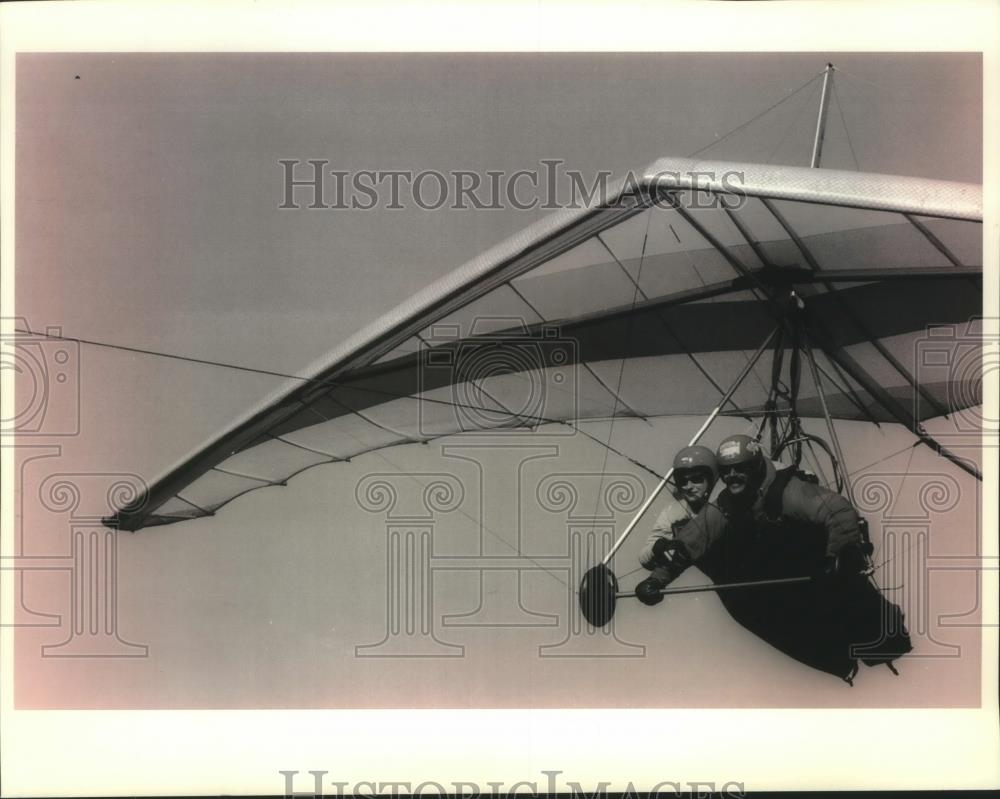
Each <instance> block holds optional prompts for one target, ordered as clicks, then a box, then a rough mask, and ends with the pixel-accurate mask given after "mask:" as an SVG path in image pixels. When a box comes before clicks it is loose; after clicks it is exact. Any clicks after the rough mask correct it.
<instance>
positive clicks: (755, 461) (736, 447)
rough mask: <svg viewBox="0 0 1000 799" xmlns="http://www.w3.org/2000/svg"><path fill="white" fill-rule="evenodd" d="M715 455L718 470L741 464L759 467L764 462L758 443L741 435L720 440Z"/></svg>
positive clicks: (762, 452)
mask: <svg viewBox="0 0 1000 799" xmlns="http://www.w3.org/2000/svg"><path fill="white" fill-rule="evenodd" d="M716 454H717V456H718V461H717V462H718V465H719V468H725V467H727V466H741V465H743V464H752V465H760V464H762V463H763V462H764V451H763V450H762V449H761V446H760V442H758V441H757V440H756V439H753V438H751V437H750V436H745V435H742V434H738V435H735V436H729V437H728V438H724V439H722V443H721V444H719V450H718V452H717V453H716Z"/></svg>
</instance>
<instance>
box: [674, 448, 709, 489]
mask: <svg viewBox="0 0 1000 799" xmlns="http://www.w3.org/2000/svg"><path fill="white" fill-rule="evenodd" d="M694 469H704V470H705V471H707V472H709V474H710V475H711V478H710V479H711V482H712V483H713V484H714V483H715V481H716V480H718V479H719V466H718V464H717V463H716V461H715V453H713V452H712V450H710V449H709V448H708V447H698V446H695V447H684V449H682V450H681V451H680V452H678V453H677V454H676V455H675V456H674V471H675V472H685V471H692V470H694Z"/></svg>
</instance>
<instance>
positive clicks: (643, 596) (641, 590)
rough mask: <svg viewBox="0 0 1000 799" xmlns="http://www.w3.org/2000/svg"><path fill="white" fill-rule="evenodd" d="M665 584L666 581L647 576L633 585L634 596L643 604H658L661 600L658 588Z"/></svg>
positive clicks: (661, 596) (661, 595)
mask: <svg viewBox="0 0 1000 799" xmlns="http://www.w3.org/2000/svg"><path fill="white" fill-rule="evenodd" d="M665 586H666V583H665V582H663V580H659V579H657V578H656V577H647V578H646V579H645V580H643V581H642V582H641V583H639V584H638V585H637V586H636V587H635V597H636V599H638V600H639V601H640V602H642V604H643V605H658V604H660V603H661V602H662V601H663V594H661V593H660V589H661V588H664V587H665Z"/></svg>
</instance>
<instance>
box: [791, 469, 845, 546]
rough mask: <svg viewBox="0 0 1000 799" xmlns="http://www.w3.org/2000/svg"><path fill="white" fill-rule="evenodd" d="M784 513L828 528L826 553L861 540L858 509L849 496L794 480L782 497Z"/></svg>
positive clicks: (825, 528) (826, 529)
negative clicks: (848, 498) (849, 499)
mask: <svg viewBox="0 0 1000 799" xmlns="http://www.w3.org/2000/svg"><path fill="white" fill-rule="evenodd" d="M782 503H783V505H784V513H785V514H786V515H787V516H790V517H791V518H793V519H796V520H798V521H802V522H806V523H808V524H813V525H816V526H817V527H822V528H823V529H824V530H825V531H826V555H827V556H833V557H835V556H836V555H837V554H838V553H840V551H841V550H842V549H843V548H844V547H845V546H847V545H848V544H852V545H855V544H860V543H861V528H860V527H859V526H858V513H857V511H856V510H854V506H853V505H851V503H850V502H849V501H848V500H847V498H846V497H844V496H842V495H841V494H838V493H836V492H835V491H830V490H829V489H826V488H823V487H822V486H818V485H815V484H813V483H807V482H805V481H803V480H795V479H793V480H791V481H789V483H788V486H787V487H786V488H785V493H784V496H783V497H782Z"/></svg>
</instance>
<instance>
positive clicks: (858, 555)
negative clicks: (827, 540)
mask: <svg viewBox="0 0 1000 799" xmlns="http://www.w3.org/2000/svg"><path fill="white" fill-rule="evenodd" d="M867 568H868V561H867V560H865V556H864V553H863V552H862V550H861V546H860V545H859V544H844V546H842V547H841V548H840V552H838V553H837V577H838V578H840V579H842V580H850V579H851V578H853V577H858V576H859V575H860V574H861V573H862V572H863V571H865V569H867Z"/></svg>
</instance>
